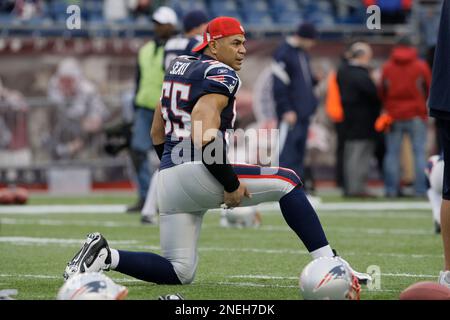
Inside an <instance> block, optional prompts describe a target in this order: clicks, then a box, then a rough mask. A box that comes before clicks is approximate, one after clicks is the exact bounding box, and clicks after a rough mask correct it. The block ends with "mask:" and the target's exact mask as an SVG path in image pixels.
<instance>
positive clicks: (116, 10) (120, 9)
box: [103, 0, 137, 21]
mask: <svg viewBox="0 0 450 320" xmlns="http://www.w3.org/2000/svg"><path fill="white" fill-rule="evenodd" d="M136 5H137V0H104V1H103V17H104V18H105V20H106V21H124V20H126V19H127V18H129V16H130V11H131V10H133V9H134V8H135V7H136Z"/></svg>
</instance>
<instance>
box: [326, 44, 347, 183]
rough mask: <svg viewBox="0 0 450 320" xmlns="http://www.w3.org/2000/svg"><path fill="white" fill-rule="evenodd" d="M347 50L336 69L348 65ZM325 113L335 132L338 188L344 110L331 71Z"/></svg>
mask: <svg viewBox="0 0 450 320" xmlns="http://www.w3.org/2000/svg"><path fill="white" fill-rule="evenodd" d="M348 54H349V50H348V49H347V50H346V51H345V52H344V53H343V55H342V57H341V62H340V65H339V67H338V69H340V68H343V67H344V66H345V65H347V64H348ZM325 111H326V113H327V116H328V118H329V119H330V120H331V122H333V125H334V130H335V132H336V150H335V158H336V166H335V180H336V185H337V186H338V187H341V188H342V187H343V186H344V146H345V132H344V125H343V122H344V108H343V106H342V100H341V94H340V91H339V85H338V83H337V71H334V70H333V71H331V72H330V74H329V75H328V80H327V92H326V98H325Z"/></svg>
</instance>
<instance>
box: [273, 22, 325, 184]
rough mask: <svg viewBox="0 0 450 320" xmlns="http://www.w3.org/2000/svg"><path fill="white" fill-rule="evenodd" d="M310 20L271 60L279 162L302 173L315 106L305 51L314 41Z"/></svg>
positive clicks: (288, 39)
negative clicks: (278, 139)
mask: <svg viewBox="0 0 450 320" xmlns="http://www.w3.org/2000/svg"><path fill="white" fill-rule="evenodd" d="M316 37H317V31H316V29H315V27H314V26H313V25H312V24H309V23H304V24H301V25H300V26H299V27H298V29H297V32H296V33H295V34H294V35H292V36H290V37H288V38H286V40H285V41H283V43H282V44H281V45H280V46H279V47H278V48H277V50H276V51H275V54H274V62H273V65H272V66H273V68H272V72H273V94H274V100H275V105H276V112H277V117H278V120H279V123H280V140H281V142H280V166H282V167H287V168H289V169H292V170H294V171H295V172H296V173H297V174H298V175H299V176H300V177H303V178H305V177H304V167H303V162H304V158H305V150H306V139H307V136H308V128H309V124H310V118H311V116H312V115H313V114H314V113H315V111H316V108H317V104H318V101H317V98H316V96H315V94H314V85H315V84H316V82H317V81H316V79H315V78H314V77H313V75H312V72H311V66H310V62H309V54H308V51H310V50H311V48H312V47H313V46H314V45H315V44H316Z"/></svg>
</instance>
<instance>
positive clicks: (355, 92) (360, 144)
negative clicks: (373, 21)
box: [337, 42, 380, 197]
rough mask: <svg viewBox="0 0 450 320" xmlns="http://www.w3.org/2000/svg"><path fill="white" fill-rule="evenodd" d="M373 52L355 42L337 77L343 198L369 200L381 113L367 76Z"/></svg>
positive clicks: (373, 88) (366, 45)
mask: <svg viewBox="0 0 450 320" xmlns="http://www.w3.org/2000/svg"><path fill="white" fill-rule="evenodd" d="M371 59H372V50H371V48H370V46H369V45H368V44H367V43H364V42H356V43H354V44H353V45H352V46H351V47H350V50H349V60H348V63H346V64H343V65H342V66H341V67H340V69H339V70H338V73H337V82H338V85H339V91H340V94H341V101H342V107H343V109H344V121H343V131H344V134H345V145H344V196H351V197H365V196H369V194H368V192H367V190H366V187H367V186H366V182H367V179H368V175H369V169H370V160H371V159H372V156H373V153H374V149H375V138H376V132H375V129H374V124H375V121H376V119H377V117H378V115H379V113H380V101H379V99H378V94H377V88H376V86H375V84H374V82H373V81H372V79H371V77H370V74H369V64H370V61H371Z"/></svg>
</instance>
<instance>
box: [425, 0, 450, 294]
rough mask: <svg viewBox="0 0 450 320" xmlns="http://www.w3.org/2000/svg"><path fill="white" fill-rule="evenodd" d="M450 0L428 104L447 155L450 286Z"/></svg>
mask: <svg viewBox="0 0 450 320" xmlns="http://www.w3.org/2000/svg"><path fill="white" fill-rule="evenodd" d="M449 37H450V0H444V3H443V6H442V14H441V22H440V27H439V34H438V41H437V45H436V54H435V57H434V64H433V79H432V81H431V89H430V99H429V101H428V107H429V108H430V116H431V117H434V118H436V122H437V127H438V134H439V137H440V138H441V140H442V142H441V143H442V151H443V154H444V186H443V190H442V205H441V233H442V240H443V243H444V259H445V261H444V263H445V264H444V271H443V272H441V274H440V276H439V283H440V284H442V285H445V286H447V287H448V288H450V165H449V164H450V91H449V84H450V63H449V61H448V57H449V56H450V44H449V41H448V39H449Z"/></svg>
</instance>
